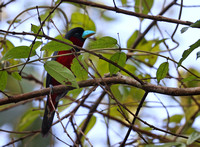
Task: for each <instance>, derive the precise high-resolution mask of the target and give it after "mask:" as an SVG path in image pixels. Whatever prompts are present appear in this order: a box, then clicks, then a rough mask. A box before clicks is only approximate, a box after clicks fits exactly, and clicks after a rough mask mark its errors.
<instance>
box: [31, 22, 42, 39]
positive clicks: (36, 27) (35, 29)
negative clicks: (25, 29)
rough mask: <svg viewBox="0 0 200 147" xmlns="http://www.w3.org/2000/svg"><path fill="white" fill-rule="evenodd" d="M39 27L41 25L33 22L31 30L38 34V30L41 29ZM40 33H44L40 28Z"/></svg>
mask: <svg viewBox="0 0 200 147" xmlns="http://www.w3.org/2000/svg"><path fill="white" fill-rule="evenodd" d="M39 29H40V26H36V25H34V24H31V31H32V32H33V33H35V34H38V31H39ZM39 35H43V33H42V31H41V30H40V32H39ZM37 38H39V39H40V38H42V37H39V36H38V37H37Z"/></svg>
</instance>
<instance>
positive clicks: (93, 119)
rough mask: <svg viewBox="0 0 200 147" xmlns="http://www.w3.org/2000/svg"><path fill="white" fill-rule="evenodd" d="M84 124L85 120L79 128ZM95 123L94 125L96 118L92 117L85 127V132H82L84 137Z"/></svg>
mask: <svg viewBox="0 0 200 147" xmlns="http://www.w3.org/2000/svg"><path fill="white" fill-rule="evenodd" d="M84 122H85V120H83V121H82V123H81V124H80V126H79V128H81V127H82V126H83V124H84ZM95 123H96V117H95V116H94V115H93V116H92V117H91V119H90V122H89V123H88V125H87V128H86V130H85V132H84V134H85V135H87V133H88V132H89V131H90V130H91V129H92V128H93V127H94V125H95Z"/></svg>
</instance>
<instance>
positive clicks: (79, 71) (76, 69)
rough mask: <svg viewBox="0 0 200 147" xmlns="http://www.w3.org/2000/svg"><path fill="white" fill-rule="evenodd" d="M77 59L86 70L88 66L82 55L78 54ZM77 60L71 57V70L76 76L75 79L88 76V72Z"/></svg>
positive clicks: (79, 79) (80, 79) (82, 78)
mask: <svg viewBox="0 0 200 147" xmlns="http://www.w3.org/2000/svg"><path fill="white" fill-rule="evenodd" d="M78 59H79V61H80V62H81V64H82V65H83V66H84V67H85V69H86V70H87V69H88V67H87V65H86V64H85V61H84V58H83V56H82V55H80V56H79V57H78ZM79 61H78V60H77V59H76V58H74V59H73V61H72V65H71V70H72V72H73V73H74V75H75V76H76V79H77V81H82V80H86V79H87V78H88V72H87V71H86V70H85V69H84V68H83V67H82V66H81V65H80V63H79Z"/></svg>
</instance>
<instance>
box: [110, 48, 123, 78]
mask: <svg viewBox="0 0 200 147" xmlns="http://www.w3.org/2000/svg"><path fill="white" fill-rule="evenodd" d="M110 60H111V61H113V62H115V63H116V64H118V65H119V66H121V67H124V66H125V64H126V54H125V53H124V52H117V53H115V54H114V55H112V56H111V58H110ZM119 70H120V69H119V68H118V67H116V66H115V65H113V64H111V63H109V71H110V75H111V76H112V75H113V74H116V73H117V72H118V71H119Z"/></svg>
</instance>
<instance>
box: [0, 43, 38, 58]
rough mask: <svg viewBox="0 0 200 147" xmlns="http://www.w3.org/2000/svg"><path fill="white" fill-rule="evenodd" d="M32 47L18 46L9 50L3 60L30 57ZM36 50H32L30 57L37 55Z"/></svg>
mask: <svg viewBox="0 0 200 147" xmlns="http://www.w3.org/2000/svg"><path fill="white" fill-rule="evenodd" d="M30 51H31V48H30V47H28V46H17V47H14V48H12V49H10V50H8V51H7V52H6V53H5V55H4V56H3V58H2V59H1V60H8V59H20V58H28V56H29V54H30ZM35 55H36V52H35V50H32V52H31V55H30V57H32V56H35Z"/></svg>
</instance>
